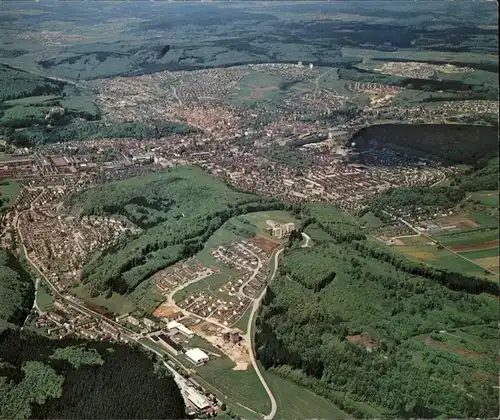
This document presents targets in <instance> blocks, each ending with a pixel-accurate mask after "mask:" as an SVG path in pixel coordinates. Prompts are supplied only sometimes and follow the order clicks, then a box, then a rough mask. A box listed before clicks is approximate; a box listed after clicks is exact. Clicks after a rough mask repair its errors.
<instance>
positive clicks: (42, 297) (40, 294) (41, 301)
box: [35, 284, 54, 312]
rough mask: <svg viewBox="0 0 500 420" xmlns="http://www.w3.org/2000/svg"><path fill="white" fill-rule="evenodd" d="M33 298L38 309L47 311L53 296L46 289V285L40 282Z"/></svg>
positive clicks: (52, 302) (51, 303)
mask: <svg viewBox="0 0 500 420" xmlns="http://www.w3.org/2000/svg"><path fill="white" fill-rule="evenodd" d="M35 299H36V303H37V305H38V307H39V308H40V310H42V311H44V312H47V311H50V310H51V309H52V305H53V304H54V297H53V296H52V295H51V294H50V293H49V292H48V291H47V286H45V284H40V285H39V286H38V289H37V291H36V297H35Z"/></svg>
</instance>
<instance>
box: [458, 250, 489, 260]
mask: <svg viewBox="0 0 500 420" xmlns="http://www.w3.org/2000/svg"><path fill="white" fill-rule="evenodd" d="M460 255H462V256H464V257H465V258H468V259H469V260H476V259H479V258H490V257H498V248H491V249H482V250H479V251H469V252H460Z"/></svg>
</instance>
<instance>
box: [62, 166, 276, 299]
mask: <svg viewBox="0 0 500 420" xmlns="http://www.w3.org/2000/svg"><path fill="white" fill-rule="evenodd" d="M68 205H70V206H73V207H75V208H78V209H81V211H82V212H83V214H94V215H104V216H105V215H111V214H117V213H118V214H121V215H122V216H125V217H126V218H128V219H129V220H131V221H132V222H134V223H137V224H139V225H141V227H143V228H144V229H145V230H144V231H143V232H142V233H141V234H139V235H137V236H135V237H132V238H129V240H127V241H124V242H122V243H120V244H119V245H117V246H116V247H115V248H113V249H109V250H107V252H105V253H103V254H102V255H96V256H95V257H94V258H93V259H92V260H91V261H89V262H88V263H87V264H86V265H85V266H84V269H83V273H82V279H83V280H84V281H85V282H87V283H89V284H90V286H91V288H92V290H93V293H94V294H97V293H101V292H104V291H107V290H113V291H116V292H118V293H128V292H131V291H133V290H134V289H135V288H136V287H137V286H138V285H139V284H140V283H141V282H143V281H144V280H146V279H147V278H148V277H150V276H151V275H153V274H154V273H155V272H157V271H158V270H160V269H162V268H165V267H167V266H169V265H171V264H173V263H175V262H177V261H179V260H181V259H184V258H188V257H190V256H192V255H194V254H195V253H196V252H198V251H200V250H201V249H202V248H203V245H204V243H205V242H206V241H207V240H208V238H209V237H210V236H211V235H212V234H213V233H214V232H215V231H216V230H217V229H219V228H220V227H221V226H222V225H223V224H224V223H225V222H226V221H228V220H229V219H230V218H231V217H234V216H238V215H241V214H245V213H249V212H255V211H263V210H271V209H272V210H279V209H283V208H285V205H284V204H283V203H281V202H278V201H276V200H274V199H266V198H261V197H258V196H255V195H252V194H246V193H241V192H237V191H234V190H231V189H230V188H229V187H228V186H227V185H225V184H224V183H222V182H220V181H218V180H217V179H215V178H213V177H211V176H209V175H208V174H206V173H205V172H203V171H202V170H201V169H199V168H195V167H176V168H174V169H171V170H168V171H163V172H157V173H149V174H146V175H143V176H138V177H134V178H129V179H126V180H123V181H118V182H114V183H109V184H104V185H100V186H96V187H94V188H91V189H89V190H87V191H84V192H81V193H78V194H75V195H74V196H73V197H71V198H70V199H69V202H68Z"/></svg>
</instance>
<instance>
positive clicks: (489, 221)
mask: <svg viewBox="0 0 500 420" xmlns="http://www.w3.org/2000/svg"><path fill="white" fill-rule="evenodd" d="M467 217H468V218H469V219H470V220H473V221H474V222H476V223H478V224H479V225H481V226H483V227H492V228H494V227H498V219H495V218H493V217H491V216H488V215H486V214H483V213H472V214H469V215H468V216H467Z"/></svg>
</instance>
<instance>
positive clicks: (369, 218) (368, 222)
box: [359, 211, 384, 229]
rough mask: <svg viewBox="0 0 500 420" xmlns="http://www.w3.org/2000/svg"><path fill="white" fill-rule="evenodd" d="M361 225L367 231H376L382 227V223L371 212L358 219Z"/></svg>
mask: <svg viewBox="0 0 500 420" xmlns="http://www.w3.org/2000/svg"><path fill="white" fill-rule="evenodd" d="M359 221H360V223H361V225H363V226H365V227H367V228H369V229H377V228H379V227H382V226H384V222H383V221H382V220H380V219H379V218H378V217H377V216H375V215H374V214H373V213H372V212H371V211H370V212H368V213H366V214H365V215H363V217H361V218H360V219H359Z"/></svg>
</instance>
